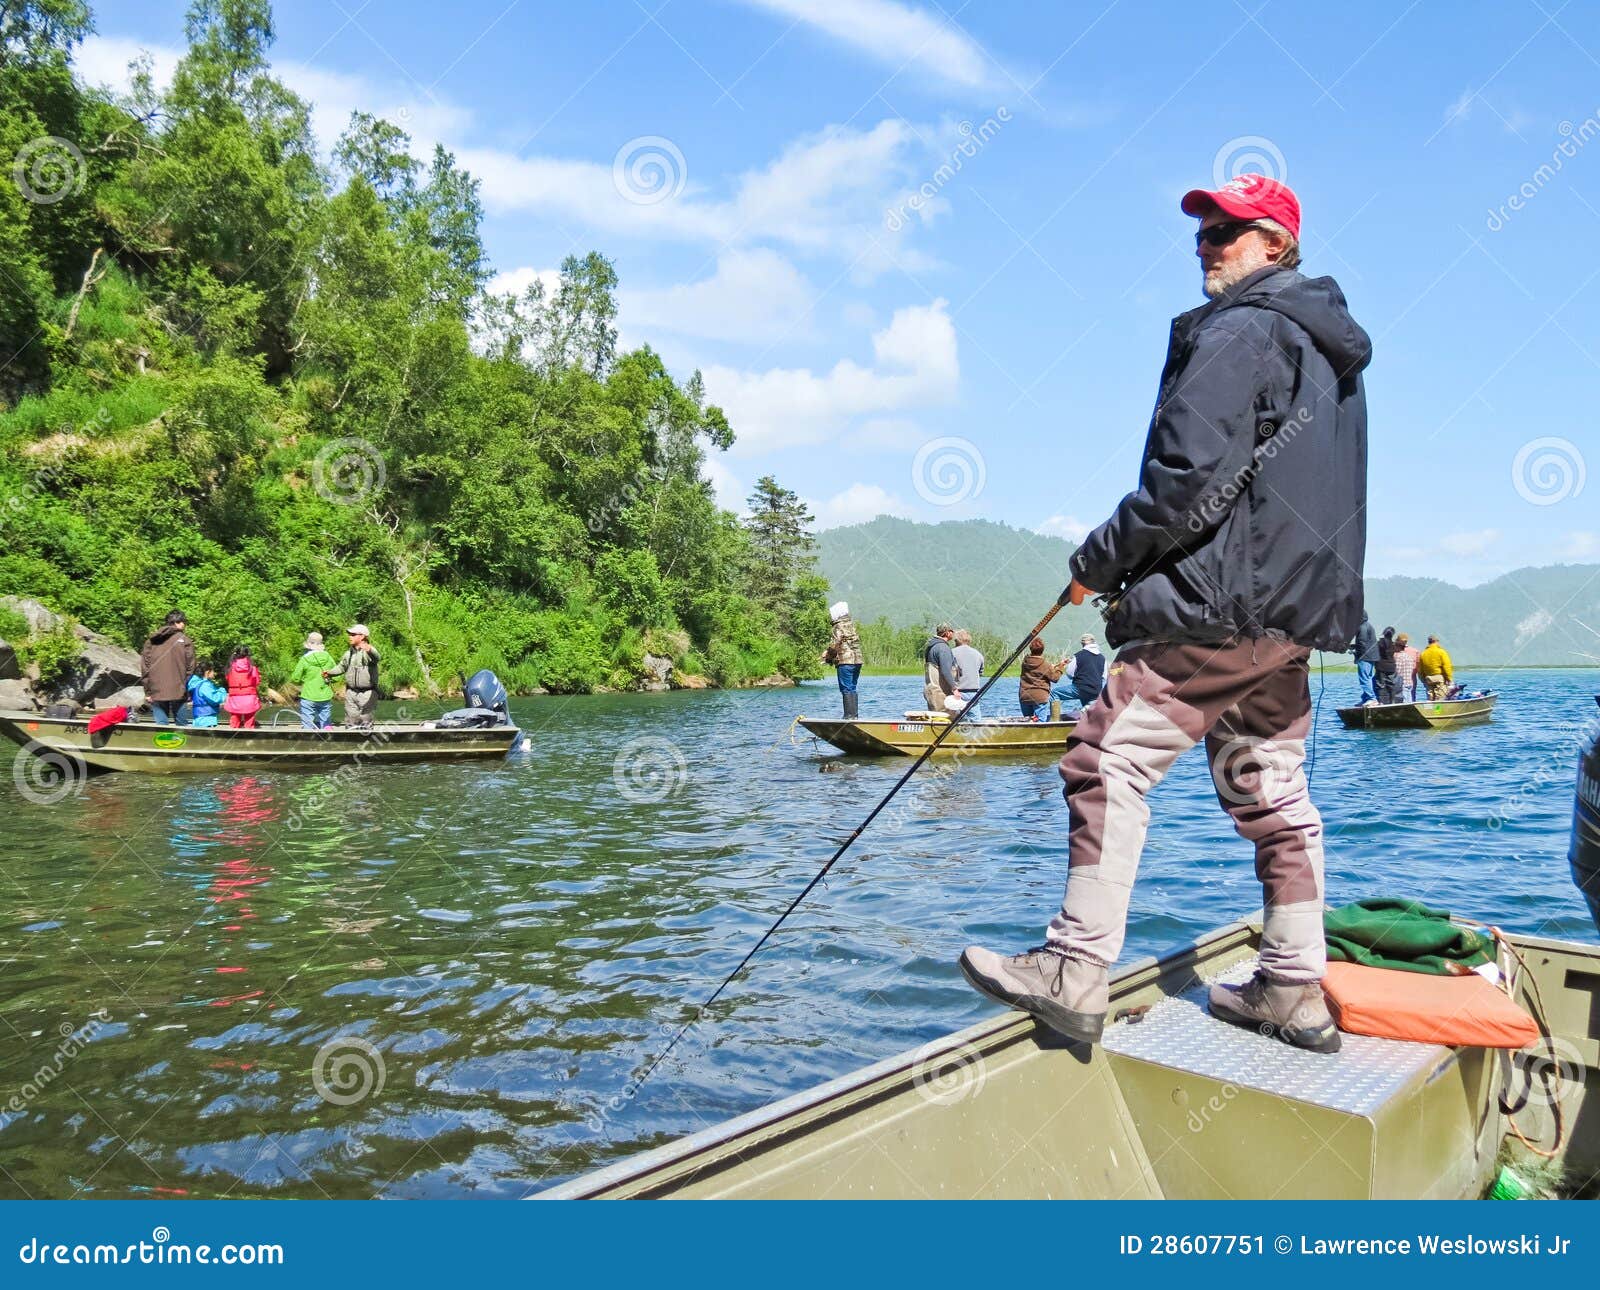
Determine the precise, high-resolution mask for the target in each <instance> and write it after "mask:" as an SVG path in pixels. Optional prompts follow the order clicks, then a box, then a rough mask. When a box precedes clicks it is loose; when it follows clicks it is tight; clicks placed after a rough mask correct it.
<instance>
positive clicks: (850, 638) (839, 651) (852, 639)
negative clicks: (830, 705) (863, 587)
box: [822, 600, 864, 721]
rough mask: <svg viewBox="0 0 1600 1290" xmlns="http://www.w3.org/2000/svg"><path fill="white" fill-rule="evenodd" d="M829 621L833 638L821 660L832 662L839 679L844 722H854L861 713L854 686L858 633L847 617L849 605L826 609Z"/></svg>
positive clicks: (858, 655) (857, 678)
mask: <svg viewBox="0 0 1600 1290" xmlns="http://www.w3.org/2000/svg"><path fill="white" fill-rule="evenodd" d="M828 618H829V620H830V621H831V622H832V623H833V637H832V639H830V640H829V641H828V648H827V649H825V650H824V651H823V652H822V661H823V662H824V663H832V664H833V670H834V674H835V675H836V676H837V677H838V678H839V698H840V700H841V701H842V702H843V704H844V716H845V720H846V721H854V720H855V719H856V717H857V716H859V715H860V712H861V700H860V696H859V695H858V694H857V693H856V684H857V682H859V681H860V680H861V664H862V663H863V661H864V660H863V658H862V655H861V634H860V633H859V632H857V631H856V625H855V623H854V621H852V619H851V617H850V606H849V605H848V604H846V603H845V602H844V601H842V600H841V601H839V602H838V603H837V604H834V605H830V606H828Z"/></svg>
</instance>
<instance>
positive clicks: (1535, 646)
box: [818, 515, 1600, 666]
mask: <svg viewBox="0 0 1600 1290" xmlns="http://www.w3.org/2000/svg"><path fill="white" fill-rule="evenodd" d="M818 548H819V564H818V567H819V568H820V570H821V572H822V574H823V576H824V577H826V578H827V579H828V582H829V583H830V585H831V586H832V589H833V592H834V594H836V595H844V596H847V597H848V599H849V601H850V608H851V610H852V612H853V613H854V614H855V616H856V617H857V618H858V619H859V620H860V621H863V622H867V623H871V622H873V621H875V620H876V619H878V618H884V619H887V620H888V622H887V623H886V624H885V625H884V626H883V628H881V629H880V631H879V634H878V636H877V637H875V639H878V640H881V641H884V642H888V641H889V639H890V638H891V637H892V636H893V633H892V632H889V631H888V625H889V624H893V625H894V626H895V627H898V628H905V629H911V628H915V629H917V630H915V631H910V632H909V633H908V635H907V637H906V639H907V640H910V639H912V638H914V637H916V636H918V635H920V634H921V629H923V628H926V627H928V626H930V625H932V624H933V623H934V621H935V620H936V619H939V618H947V619H949V620H950V621H951V622H953V623H956V624H958V625H963V626H966V627H969V628H971V629H973V630H975V631H976V630H988V631H991V632H996V633H999V635H1000V636H1002V637H1004V638H1005V639H1006V641H1007V642H1008V643H1009V644H1012V645H1014V644H1015V643H1016V641H1017V639H1018V637H1019V635H1020V634H1021V633H1022V632H1025V631H1027V629H1028V627H1029V626H1030V625H1032V624H1033V623H1035V622H1037V621H1038V619H1039V617H1040V616H1041V615H1042V614H1043V613H1044V612H1045V610H1047V609H1048V608H1049V607H1050V605H1051V603H1052V601H1053V600H1054V598H1055V596H1056V594H1057V593H1058V592H1059V591H1060V590H1061V587H1062V586H1063V585H1064V583H1065V581H1066V579H1067V578H1068V577H1069V576H1070V570H1069V569H1068V567H1067V559H1068V557H1069V556H1070V555H1071V554H1072V550H1073V546H1072V544H1071V543H1070V542H1067V541H1066V540H1064V539H1062V538H1055V537H1043V536H1041V535H1039V534H1037V533H1030V532H1028V531H1026V530H1024V529H1015V528H1012V527H1010V526H1009V525H1006V524H996V523H993V522H991V521H988V520H965V521H961V522H946V523H943V524H919V523H916V522H914V521H911V520H902V519H894V518H892V517H890V516H886V515H884V516H879V517H878V518H877V519H875V520H872V521H871V522H870V523H866V524H853V525H850V526H849V527H847V528H837V529H829V530H827V531H826V532H824V533H823V534H822V535H821V536H820V539H819V543H818ZM1367 605H1368V610H1369V612H1370V614H1371V616H1372V620H1373V622H1375V623H1376V624H1377V625H1378V626H1379V627H1380V628H1382V627H1384V626H1388V625H1391V624H1392V625H1394V626H1395V627H1397V628H1398V629H1399V630H1401V631H1405V632H1409V633H1410V634H1411V635H1412V637H1413V638H1414V639H1415V640H1416V641H1418V642H1419V643H1420V642H1421V641H1422V640H1424V639H1426V637H1427V634H1428V633H1429V632H1436V633H1438V635H1439V636H1440V637H1441V638H1442V639H1443V640H1444V642H1445V644H1446V646H1447V647H1448V648H1449V649H1450V651H1451V653H1452V655H1453V656H1454V657H1455V659H1456V660H1457V661H1458V662H1462V663H1480V664H1489V665H1500V664H1511V665H1535V664H1542V665H1549V666H1562V665H1565V666H1575V665H1580V664H1584V663H1593V662H1597V661H1600V635H1597V634H1596V633H1597V632H1600V566H1596V565H1592V564H1590V565H1552V566H1549V567H1546V568H1530V569H1519V570H1518V571H1517V572H1515V573H1508V574H1506V575H1504V576H1503V577H1500V578H1496V579H1494V580H1493V581H1492V582H1486V583H1484V584H1483V585H1481V586H1477V587H1457V586H1454V585H1452V584H1451V583H1448V582H1440V581H1439V580H1437V579H1433V578H1397V577H1391V578H1368V579H1367ZM1056 623H1057V624H1058V625H1060V626H1057V627H1055V628H1052V633H1051V635H1050V643H1051V645H1052V647H1054V646H1055V645H1056V644H1057V643H1058V640H1059V642H1060V643H1061V644H1063V645H1065V644H1067V643H1070V642H1071V641H1073V640H1076V639H1077V634H1078V632H1080V631H1085V630H1087V631H1097V632H1098V631H1101V630H1102V628H1101V625H1100V620H1099V615H1098V614H1094V613H1092V612H1091V611H1089V610H1087V609H1078V610H1068V611H1066V612H1064V613H1063V614H1062V615H1061V617H1059V618H1057V619H1056ZM904 652H905V647H904V643H903V642H902V643H901V645H899V646H896V647H895V648H892V649H891V648H889V647H888V646H887V644H885V645H883V646H880V658H879V659H878V660H871V659H869V662H870V661H880V662H882V663H890V662H895V663H899V662H901V661H902V660H901V659H900V655H901V654H903V653H904Z"/></svg>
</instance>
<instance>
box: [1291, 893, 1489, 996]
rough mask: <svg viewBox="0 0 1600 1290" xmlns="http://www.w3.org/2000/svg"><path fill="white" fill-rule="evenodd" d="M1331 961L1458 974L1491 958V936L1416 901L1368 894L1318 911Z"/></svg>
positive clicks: (1441, 974) (1447, 974) (1440, 910)
mask: <svg viewBox="0 0 1600 1290" xmlns="http://www.w3.org/2000/svg"><path fill="white" fill-rule="evenodd" d="M1322 926H1323V930H1324V931H1325V932H1326V933H1327V937H1328V958H1329V959H1330V960H1331V961H1332V962H1335V963H1363V964H1365V965H1366V966H1367V967H1381V968H1398V969H1399V970H1400V971H1402V972H1428V973H1432V974H1433V975H1435V976H1461V975H1463V974H1464V973H1466V972H1470V971H1471V970H1472V969H1473V968H1475V967H1479V966H1481V965H1483V964H1485V963H1493V962H1494V956H1495V955H1494V938H1493V937H1491V936H1487V935H1485V934H1483V933H1482V932H1477V931H1474V930H1473V929H1472V928H1470V927H1462V926H1460V925H1459V924H1457V923H1452V922H1451V921H1450V915H1449V914H1448V913H1446V912H1445V911H1444V910H1442V909H1430V908H1429V907H1428V906H1427V905H1424V904H1423V903H1422V902H1421V901H1420V900H1394V899H1387V898H1384V897H1371V898H1369V899H1367V900H1358V901H1356V902H1355V904H1353V905H1341V906H1340V907H1339V908H1338V909H1330V910H1328V911H1327V912H1326V913H1324V914H1323V916H1322Z"/></svg>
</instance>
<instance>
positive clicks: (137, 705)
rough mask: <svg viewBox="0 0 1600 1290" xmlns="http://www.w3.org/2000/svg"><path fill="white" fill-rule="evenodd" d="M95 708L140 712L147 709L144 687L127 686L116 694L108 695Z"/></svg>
mask: <svg viewBox="0 0 1600 1290" xmlns="http://www.w3.org/2000/svg"><path fill="white" fill-rule="evenodd" d="M94 706H95V707H97V708H100V709H102V710H104V709H106V708H126V709H127V710H128V711H129V712H139V711H141V710H142V709H143V708H144V707H145V699H144V687H143V686H140V685H130V686H127V687H125V688H124V689H121V690H118V691H117V692H116V693H115V694H111V695H107V696H106V697H105V698H103V699H101V700H99V701H98V702H97V703H96V704H95V705H94Z"/></svg>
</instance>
